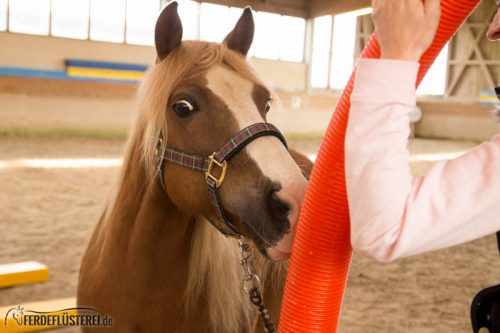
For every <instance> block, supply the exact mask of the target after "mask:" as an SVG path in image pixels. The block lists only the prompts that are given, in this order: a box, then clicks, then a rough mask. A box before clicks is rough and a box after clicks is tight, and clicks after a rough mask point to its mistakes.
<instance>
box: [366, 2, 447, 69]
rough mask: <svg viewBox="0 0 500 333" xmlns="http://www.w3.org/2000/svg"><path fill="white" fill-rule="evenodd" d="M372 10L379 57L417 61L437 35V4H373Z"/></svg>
mask: <svg viewBox="0 0 500 333" xmlns="http://www.w3.org/2000/svg"><path fill="white" fill-rule="evenodd" d="M372 6H373V13H372V17H373V22H374V24H375V34H376V35H377V39H378V42H379V44H380V48H381V51H382V54H381V57H382V58H383V59H400V60H409V61H418V60H419V59H420V57H421V56H422V54H423V53H424V52H425V50H427V48H428V47H429V46H430V45H431V43H432V41H433V39H434V35H435V34H436V31H437V27H438V24H439V18H440V16H441V7H440V0H424V2H422V0H373V3H372Z"/></svg>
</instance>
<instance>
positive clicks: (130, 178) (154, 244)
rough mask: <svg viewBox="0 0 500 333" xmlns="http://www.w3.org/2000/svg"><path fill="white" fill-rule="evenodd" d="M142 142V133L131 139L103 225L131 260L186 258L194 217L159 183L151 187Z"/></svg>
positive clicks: (164, 261) (112, 240)
mask: <svg viewBox="0 0 500 333" xmlns="http://www.w3.org/2000/svg"><path fill="white" fill-rule="evenodd" d="M140 142H141V140H140V136H138V135H134V136H133V137H132V139H131V141H130V142H129V146H128V151H127V153H126V155H125V158H124V164H123V168H122V174H121V177H120V180H119V185H118V187H117V190H116V193H115V195H114V199H113V200H112V202H111V203H110V204H109V206H108V208H107V209H106V212H107V213H106V214H105V216H104V218H103V221H101V222H102V223H101V224H102V225H101V228H102V229H103V230H104V229H107V231H108V232H106V237H107V238H108V243H109V245H110V246H113V247H114V248H115V249H116V247H117V246H118V248H121V250H123V251H125V252H124V254H127V261H128V262H131V261H136V260H137V261H138V262H144V263H146V262H148V261H149V262H154V261H161V262H162V264H163V265H162V266H164V265H165V264H167V262H166V261H176V262H177V261H178V262H182V261H183V260H187V258H186V256H187V255H188V253H189V251H188V250H189V244H190V233H191V229H192V226H193V223H194V218H193V217H191V216H189V215H187V214H184V213H182V212H181V211H180V210H179V209H178V208H177V207H176V206H175V205H174V204H173V203H172V201H171V200H170V198H169V197H168V195H167V193H166V191H165V190H164V189H163V188H161V186H160V185H159V183H157V184H156V185H155V188H154V189H153V190H152V191H149V192H148V191H147V189H146V172H145V168H144V166H143V163H142V162H141V150H140ZM113 252H115V251H113ZM108 253H109V252H108ZM159 255H161V257H158V256H159ZM145 258H146V259H147V260H145Z"/></svg>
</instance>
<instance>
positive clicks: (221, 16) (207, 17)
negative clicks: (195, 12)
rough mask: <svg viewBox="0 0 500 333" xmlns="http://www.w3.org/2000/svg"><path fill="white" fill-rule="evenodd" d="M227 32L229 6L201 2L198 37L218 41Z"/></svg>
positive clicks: (222, 38)
mask: <svg viewBox="0 0 500 333" xmlns="http://www.w3.org/2000/svg"><path fill="white" fill-rule="evenodd" d="M228 32H229V7H226V6H221V5H213V4H209V3H202V4H201V5H200V38H201V39H202V40H206V41H209V42H217V43H220V42H222V41H223V40H224V37H226V35H227V33H228Z"/></svg>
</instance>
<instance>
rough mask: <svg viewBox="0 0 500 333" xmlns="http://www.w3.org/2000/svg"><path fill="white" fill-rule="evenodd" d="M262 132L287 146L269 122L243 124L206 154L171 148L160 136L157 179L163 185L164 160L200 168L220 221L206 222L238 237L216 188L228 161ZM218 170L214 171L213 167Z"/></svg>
mask: <svg viewBox="0 0 500 333" xmlns="http://www.w3.org/2000/svg"><path fill="white" fill-rule="evenodd" d="M262 136H274V137H276V138H278V139H279V140H280V141H281V143H283V145H284V146H285V147H286V148H287V149H288V145H287V142H286V140H285V137H284V136H283V134H281V132H280V131H279V130H278V129H277V128H276V126H274V125H272V124H270V123H257V124H253V125H250V126H248V127H245V128H244V129H242V130H241V131H239V132H238V133H236V134H235V135H234V136H233V137H232V138H231V139H230V140H229V141H227V142H226V143H225V144H224V145H223V146H222V147H221V148H220V149H219V150H218V151H216V152H214V153H213V154H211V155H210V156H208V157H205V156H199V155H195V154H191V153H185V152H182V151H179V150H176V149H174V148H169V147H167V146H164V145H163V138H162V137H161V136H160V138H159V139H158V143H157V145H156V152H155V154H156V156H157V159H158V175H159V177H160V182H161V184H162V186H163V188H165V183H164V179H163V166H164V163H165V162H170V163H175V164H178V165H181V166H184V167H187V168H190V169H192V170H194V171H199V172H203V173H204V174H205V180H206V183H207V186H208V191H209V193H210V195H211V197H212V204H213V206H214V208H215V210H216V212H217V215H218V216H219V217H220V219H221V220H222V222H223V224H221V223H219V222H218V221H215V220H213V219H208V220H209V221H210V223H211V224H212V225H213V226H214V227H215V228H216V229H217V230H219V231H220V232H221V233H222V234H223V235H224V236H226V237H234V238H240V237H241V233H240V232H239V230H238V228H237V227H236V226H235V225H234V224H233V223H232V222H231V221H230V220H229V219H228V218H227V215H226V214H225V212H224V208H223V207H222V202H221V199H220V195H219V190H218V189H219V188H220V187H221V186H222V184H223V182H224V177H225V175H226V170H227V168H228V161H229V160H230V159H231V158H233V157H234V156H235V155H236V154H238V153H239V152H240V151H241V150H242V149H243V148H245V146H247V145H248V144H249V143H251V142H252V141H254V140H255V139H258V138H260V137H262ZM216 170H219V172H218V175H216V174H215V172H214V171H216Z"/></svg>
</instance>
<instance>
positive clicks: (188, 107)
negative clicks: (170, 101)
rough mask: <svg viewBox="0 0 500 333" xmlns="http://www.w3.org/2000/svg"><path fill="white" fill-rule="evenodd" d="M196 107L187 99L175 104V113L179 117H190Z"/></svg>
mask: <svg viewBox="0 0 500 333" xmlns="http://www.w3.org/2000/svg"><path fill="white" fill-rule="evenodd" d="M194 109H195V108H194V106H193V104H191V103H190V102H188V101H186V100H185V99H183V100H180V101H178V102H176V103H175V104H174V111H175V113H177V115H178V116H179V117H183V118H185V117H188V116H190V115H191V113H192V112H193V111H194Z"/></svg>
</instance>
